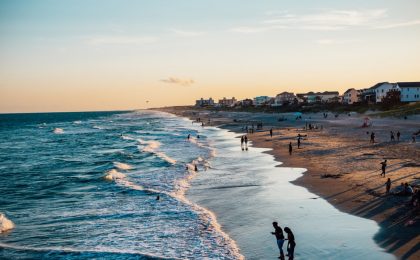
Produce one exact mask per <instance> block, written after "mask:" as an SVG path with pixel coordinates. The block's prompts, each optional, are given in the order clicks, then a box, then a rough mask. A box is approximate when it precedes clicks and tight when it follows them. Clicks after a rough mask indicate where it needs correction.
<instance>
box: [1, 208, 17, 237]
mask: <svg viewBox="0 0 420 260" xmlns="http://www.w3.org/2000/svg"><path fill="white" fill-rule="evenodd" d="M14 227H15V224H13V222H12V221H11V220H10V219H8V218H6V216H5V215H4V214H3V213H0V233H3V232H5V231H7V230H11V229H13V228H14Z"/></svg>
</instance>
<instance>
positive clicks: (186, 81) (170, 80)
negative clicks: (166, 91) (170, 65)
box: [160, 77, 195, 86]
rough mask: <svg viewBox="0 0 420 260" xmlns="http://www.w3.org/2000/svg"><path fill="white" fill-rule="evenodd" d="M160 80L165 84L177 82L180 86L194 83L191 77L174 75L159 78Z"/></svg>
mask: <svg viewBox="0 0 420 260" xmlns="http://www.w3.org/2000/svg"><path fill="white" fill-rule="evenodd" d="M160 81H161V82H164V83H167V84H177V85H181V86H190V85H192V84H194V83H195V81H194V80H193V79H181V78H176V77H169V78H167V79H161V80H160Z"/></svg>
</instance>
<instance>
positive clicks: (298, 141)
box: [297, 137, 300, 149]
mask: <svg viewBox="0 0 420 260" xmlns="http://www.w3.org/2000/svg"><path fill="white" fill-rule="evenodd" d="M297 144H298V149H300V137H298V140H297Z"/></svg>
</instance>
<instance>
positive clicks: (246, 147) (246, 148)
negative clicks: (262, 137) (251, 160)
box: [244, 136, 248, 151]
mask: <svg viewBox="0 0 420 260" xmlns="http://www.w3.org/2000/svg"><path fill="white" fill-rule="evenodd" d="M244 142H245V150H247V151H248V137H247V136H245V137H244Z"/></svg>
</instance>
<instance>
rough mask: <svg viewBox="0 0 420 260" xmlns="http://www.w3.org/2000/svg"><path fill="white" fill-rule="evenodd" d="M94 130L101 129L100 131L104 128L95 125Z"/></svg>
mask: <svg viewBox="0 0 420 260" xmlns="http://www.w3.org/2000/svg"><path fill="white" fill-rule="evenodd" d="M92 128H94V129H99V130H101V129H103V128H102V127H100V126H97V125H94V126H93V127H92Z"/></svg>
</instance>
